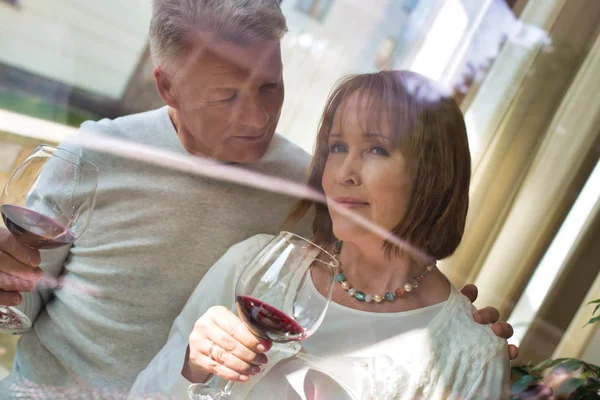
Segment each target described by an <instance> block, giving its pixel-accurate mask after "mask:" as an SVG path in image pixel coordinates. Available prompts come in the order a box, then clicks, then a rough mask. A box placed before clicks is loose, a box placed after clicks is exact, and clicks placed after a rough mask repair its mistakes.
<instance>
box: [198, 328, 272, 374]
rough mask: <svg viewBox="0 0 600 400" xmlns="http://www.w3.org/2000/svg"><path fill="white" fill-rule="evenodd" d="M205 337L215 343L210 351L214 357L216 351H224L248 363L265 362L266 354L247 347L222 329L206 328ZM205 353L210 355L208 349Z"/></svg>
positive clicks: (259, 363)
mask: <svg viewBox="0 0 600 400" xmlns="http://www.w3.org/2000/svg"><path fill="white" fill-rule="evenodd" d="M206 337H207V339H208V340H209V341H211V342H212V343H215V344H216V345H217V347H216V348H214V349H213V352H212V354H213V356H214V357H216V354H217V353H221V352H225V353H228V354H231V355H232V356H235V357H236V358H238V359H239V360H241V361H244V362H246V363H249V364H254V365H261V364H266V363H267V356H265V355H264V354H262V353H258V352H255V351H253V350H251V349H249V348H248V347H246V346H245V345H243V344H242V343H241V342H240V341H238V340H237V339H235V338H234V337H233V336H230V335H229V334H228V333H227V332H225V331H223V330H217V329H214V330H208V331H207V332H206ZM209 350H210V349H209ZM206 354H207V355H209V356H210V354H209V352H208V351H207V353H206Z"/></svg>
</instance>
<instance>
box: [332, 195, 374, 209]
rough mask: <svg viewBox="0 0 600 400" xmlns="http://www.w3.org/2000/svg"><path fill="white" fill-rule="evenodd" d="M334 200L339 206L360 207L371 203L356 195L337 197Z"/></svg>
mask: <svg viewBox="0 0 600 400" xmlns="http://www.w3.org/2000/svg"><path fill="white" fill-rule="evenodd" d="M334 201H335V202H336V203H337V204H338V205H339V206H341V207H344V208H360V207H366V206H368V205H369V203H367V202H366V201H363V200H361V199H357V198H354V197H337V198H335V199H334Z"/></svg>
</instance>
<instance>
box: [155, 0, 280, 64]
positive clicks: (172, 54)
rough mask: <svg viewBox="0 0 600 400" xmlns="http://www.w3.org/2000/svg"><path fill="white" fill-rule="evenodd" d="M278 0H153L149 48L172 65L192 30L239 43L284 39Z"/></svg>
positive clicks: (157, 62)
mask: <svg viewBox="0 0 600 400" xmlns="http://www.w3.org/2000/svg"><path fill="white" fill-rule="evenodd" d="M279 3H280V1H279V0H153V1H152V21H151V23H150V50H151V53H152V58H153V60H154V63H155V64H156V65H160V66H162V67H163V68H167V69H168V68H170V66H171V65H170V64H173V63H174V62H176V61H177V59H178V58H179V56H180V55H181V49H182V45H183V42H184V40H185V38H186V36H187V34H189V33H193V32H194V31H196V32H197V31H200V32H205V33H209V34H211V35H214V37H215V38H216V39H220V40H225V41H228V42H233V43H236V44H240V45H245V44H249V43H256V42H260V41H274V40H281V38H282V37H283V35H285V33H286V32H287V24H286V20H285V17H284V16H283V14H282V12H281V8H280V6H279Z"/></svg>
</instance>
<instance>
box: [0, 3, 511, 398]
mask: <svg viewBox="0 0 600 400" xmlns="http://www.w3.org/2000/svg"><path fill="white" fill-rule="evenodd" d="M286 29H287V28H286V21H285V18H284V16H283V15H282V13H281V10H280V7H279V2H278V1H277V0H218V1H216V0H154V2H153V16H152V24H151V30H150V42H151V48H152V54H153V56H154V59H155V62H156V65H157V67H156V69H155V70H154V76H155V78H156V84H157V87H158V91H159V93H160V95H161V97H162V98H163V99H164V101H165V103H166V104H167V106H165V107H163V108H161V109H158V110H155V111H150V112H147V113H143V114H138V115H131V116H127V117H123V118H118V119H116V120H102V121H100V122H97V123H94V122H87V123H85V124H83V125H82V129H84V130H89V131H94V132H98V133H101V134H104V135H108V136H111V137H115V138H119V139H125V140H131V141H135V142H137V143H142V144H147V145H152V146H156V147H158V148H160V149H165V150H169V151H171V152H175V153H179V154H186V155H187V154H192V155H195V156H198V157H209V158H212V159H214V160H218V161H222V162H226V163H232V164H237V165H238V167H239V168H246V169H249V170H252V171H256V172H260V173H264V174H267V175H277V176H279V177H284V178H287V179H290V180H293V181H296V182H303V181H304V178H305V177H304V174H305V170H306V168H307V165H308V163H309V160H310V157H309V155H308V154H306V153H304V152H303V151H302V150H300V149H299V148H298V147H296V146H294V145H293V144H291V143H290V142H288V141H286V140H285V139H283V138H282V137H280V136H278V135H276V134H275V128H276V126H277V122H278V120H279V115H280V112H281V107H282V104H283V97H284V86H283V80H282V63H281V56H280V39H281V37H282V36H283V35H284V33H285V32H286ZM82 151H83V155H84V157H86V158H88V159H90V160H91V161H92V162H94V163H95V164H96V165H97V166H98V167H99V169H100V171H101V176H100V182H99V187H98V197H97V205H96V210H95V213H94V217H93V220H92V223H91V224H90V227H89V229H88V231H87V232H86V234H85V235H84V236H83V238H81V239H80V240H79V241H77V242H76V243H75V245H74V246H72V247H70V248H64V249H60V250H56V251H46V252H44V253H43V254H42V255H41V263H40V254H39V253H38V252H36V251H33V250H31V249H27V248H25V247H23V246H21V245H19V244H18V243H17V242H16V241H15V240H14V239H13V238H12V236H10V235H9V233H8V232H7V231H5V230H1V231H0V271H1V273H2V275H1V276H0V279H1V280H0V288H2V289H4V291H2V292H0V304H6V305H15V304H19V303H21V300H22V302H23V304H22V305H21V308H22V309H23V310H24V311H25V312H26V313H27V314H28V315H29V316H30V318H31V319H32V320H34V327H33V329H31V330H30V331H28V332H27V333H25V334H24V335H23V336H22V337H21V339H20V341H19V344H18V350H17V355H16V358H15V361H14V367H13V372H12V374H11V375H10V376H9V377H8V378H6V379H5V380H4V381H3V382H2V383H0V393H2V395H1V397H2V398H7V397H8V398H33V397H35V396H37V397H35V398H66V396H67V395H68V393H72V396H73V398H87V397H90V396H91V394H90V395H89V396H86V394H87V393H91V392H92V391H94V392H95V394H94V396H97V397H107V398H115V397H118V394H117V393H120V394H125V393H126V392H127V390H128V389H129V387H130V385H131V384H132V382H133V381H134V380H135V377H136V375H137V374H138V373H139V372H140V371H141V370H142V369H143V368H144V367H145V366H146V365H147V363H148V362H149V361H150V360H151V359H152V357H153V356H154V355H155V353H156V352H157V351H158V350H159V349H160V348H161V346H162V345H163V344H164V343H165V341H166V340H167V336H168V333H169V329H170V327H171V324H172V323H173V320H174V318H175V317H176V316H177V314H178V313H179V312H180V310H181V309H182V307H183V305H184V304H185V302H186V300H187V299H188V297H189V295H190V294H191V292H192V291H193V289H194V288H195V286H196V284H197V283H198V282H199V281H200V279H201V278H202V276H203V275H204V273H205V272H206V270H207V269H208V268H209V267H210V266H211V265H212V264H213V263H214V262H215V261H216V260H217V259H218V258H219V257H220V256H221V255H222V254H223V253H224V252H225V251H226V250H227V248H228V247H229V246H231V245H232V244H234V243H237V242H239V241H241V240H244V239H246V238H248V237H250V236H252V235H254V234H257V233H276V232H277V231H278V230H279V226H280V223H281V222H282V221H283V219H284V217H285V215H286V214H287V212H288V211H289V210H290V208H291V206H292V205H293V203H294V202H295V199H292V198H288V197H285V196H282V195H278V194H274V193H267V192H264V191H261V190H255V189H253V188H249V187H243V186H236V185H232V184H226V183H223V182H219V181H215V180H212V179H208V178H202V177H197V176H192V175H187V174H182V173H177V172H174V171H171V170H168V169H163V168H159V167H156V166H154V165H151V164H145V163H141V162H136V161H132V160H129V159H126V158H122V157H118V156H113V155H110V154H99V153H97V152H92V151H89V150H82ZM305 234H308V233H307V232H306V233H305ZM38 266H41V269H40V268H38ZM42 270H43V271H44V274H45V275H46V276H54V277H60V278H61V279H59V281H60V282H61V285H60V286H57V287H55V288H54V289H53V290H48V289H40V288H38V289H36V290H34V286H35V284H36V283H37V282H38V280H39V279H40V278H41V276H42ZM469 289H470V291H471V292H472V290H473V288H472V287H470V288H469ZM17 292H30V293H27V294H25V295H24V296H23V299H21V296H20V295H19V294H18V293H17ZM471 297H472V296H471ZM477 319H478V321H480V322H482V323H486V322H490V320H495V319H497V313H494V310H489V309H486V310H483V312H481V313H480V314H478V316H477ZM492 322H493V321H492ZM495 329H496V331H497V332H498V334H499V335H501V336H510V331H511V328H510V326H508V325H506V324H500V325H496V326H495ZM184 361H185V360H182V366H183V365H184Z"/></svg>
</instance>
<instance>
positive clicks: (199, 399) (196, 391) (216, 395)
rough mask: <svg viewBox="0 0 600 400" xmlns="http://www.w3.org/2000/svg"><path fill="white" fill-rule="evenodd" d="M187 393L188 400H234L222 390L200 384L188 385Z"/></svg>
mask: <svg viewBox="0 0 600 400" xmlns="http://www.w3.org/2000/svg"><path fill="white" fill-rule="evenodd" d="M188 393H189V395H190V400H235V399H234V398H233V397H232V396H230V395H228V394H227V393H225V392H224V391H223V390H221V389H219V388H214V387H211V386H208V385H203V384H201V383H195V384H193V385H190V387H189V389H188Z"/></svg>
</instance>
